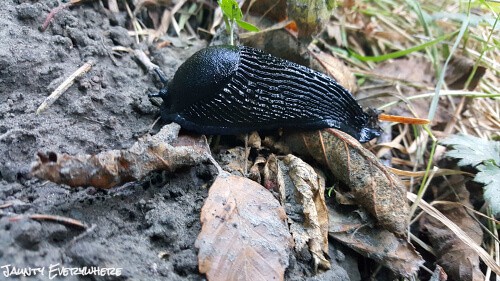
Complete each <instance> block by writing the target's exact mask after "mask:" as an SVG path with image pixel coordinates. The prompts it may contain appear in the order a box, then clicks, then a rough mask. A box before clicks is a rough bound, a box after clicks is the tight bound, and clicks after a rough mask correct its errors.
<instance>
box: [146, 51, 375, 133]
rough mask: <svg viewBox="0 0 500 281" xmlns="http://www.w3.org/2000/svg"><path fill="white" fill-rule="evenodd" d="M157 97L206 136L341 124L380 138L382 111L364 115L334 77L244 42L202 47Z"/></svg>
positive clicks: (169, 114)
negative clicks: (380, 113)
mask: <svg viewBox="0 0 500 281" xmlns="http://www.w3.org/2000/svg"><path fill="white" fill-rule="evenodd" d="M158 74H159V75H160V78H161V80H162V82H163V83H166V80H165V77H164V75H162V73H161V72H159V71H158ZM154 96H157V97H161V98H162V99H163V104H162V105H161V116H162V119H163V120H164V121H166V122H176V123H178V124H180V125H181V126H182V127H183V128H184V129H187V130H190V131H194V132H197V133H200V134H212V135H232V134H238V133H246V132H250V131H255V130H270V129H277V128H288V129H299V130H316V129H323V128H336V129H340V130H342V131H344V132H346V133H348V134H350V135H351V136H353V137H355V138H356V139H358V140H359V141H360V142H366V141H369V140H371V139H373V138H375V137H378V136H379V135H380V128H379V127H378V125H377V120H376V119H377V114H376V113H374V112H363V109H362V108H361V106H360V105H359V104H358V103H357V102H356V100H355V99H354V98H353V96H352V95H351V93H349V91H348V90H346V89H345V88H344V87H342V86H341V85H339V84H338V83H337V82H336V81H335V80H333V79H332V78H330V77H328V76H327V75H325V74H322V73H320V72H317V71H315V70H312V69H310V68H307V67H305V66H302V65H298V64H296V63H293V62H290V61H287V60H283V59H280V58H276V57H273V56H271V55H269V54H265V53H264V52H262V51H260V50H257V49H254V48H250V47H245V46H238V47H236V46H216V47H208V48H205V49H202V50H200V51H198V52H197V53H195V54H194V55H193V56H192V57H190V58H189V59H188V60H187V61H186V62H184V63H183V64H182V65H181V66H180V67H179V69H178V70H177V72H176V73H175V75H174V78H173V79H172V80H171V81H170V82H169V83H168V85H167V86H166V87H165V88H163V89H161V90H160V92H159V93H158V94H156V95H154Z"/></svg>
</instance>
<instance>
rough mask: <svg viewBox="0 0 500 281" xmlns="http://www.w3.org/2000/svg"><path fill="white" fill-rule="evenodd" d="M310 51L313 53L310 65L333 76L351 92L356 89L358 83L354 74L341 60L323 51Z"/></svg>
mask: <svg viewBox="0 0 500 281" xmlns="http://www.w3.org/2000/svg"><path fill="white" fill-rule="evenodd" d="M309 51H310V53H311V55H312V59H311V66H310V67H311V68H312V69H315V70H317V71H320V72H322V73H326V74H327V75H329V76H331V77H332V78H333V79H335V80H336V81H337V82H338V83H339V84H340V85H342V86H344V88H346V89H347V90H349V91H350V92H351V93H354V92H355V91H356V89H357V84H356V79H355V77H354V74H353V73H352V72H351V70H350V69H349V68H348V67H347V66H346V65H345V64H344V63H343V62H342V61H341V60H339V59H337V58H336V57H334V56H332V55H330V54H327V53H325V52H322V51H314V50H311V49H309Z"/></svg>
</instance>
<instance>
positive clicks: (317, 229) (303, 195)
mask: <svg viewBox="0 0 500 281" xmlns="http://www.w3.org/2000/svg"><path fill="white" fill-rule="evenodd" d="M283 162H284V163H285V164H286V165H287V166H288V176H289V177H290V179H291V182H292V183H293V186H290V185H289V186H286V188H287V189H289V190H290V192H287V195H288V194H290V195H291V196H286V204H284V205H285V206H287V212H288V211H289V207H288V206H292V207H291V209H295V208H294V207H293V206H294V205H298V208H297V209H298V210H300V214H295V215H294V216H292V217H289V224H290V231H291V232H292V236H293V238H294V241H295V249H296V251H297V252H301V251H302V250H303V249H304V248H306V247H308V248H309V251H311V253H312V256H313V261H314V266H315V268H316V269H317V268H318V266H319V267H320V268H323V269H329V268H330V262H329V261H328V260H327V259H326V258H325V253H328V210H327V208H326V204H325V179H324V178H323V177H321V176H319V175H318V174H317V173H316V172H315V171H314V169H313V168H312V167H311V166H309V165H308V164H307V163H305V162H304V161H302V160H301V159H300V158H298V157H295V156H293V155H291V154H290V155H287V156H286V157H285V158H284V159H283ZM291 197H293V198H291ZM290 211H291V210H290ZM297 216H299V217H301V220H300V221H294V220H293V218H295V217H297Z"/></svg>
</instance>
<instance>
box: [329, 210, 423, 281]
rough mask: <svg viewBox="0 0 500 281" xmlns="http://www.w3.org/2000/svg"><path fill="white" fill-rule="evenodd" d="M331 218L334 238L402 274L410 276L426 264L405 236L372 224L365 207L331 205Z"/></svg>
mask: <svg viewBox="0 0 500 281" xmlns="http://www.w3.org/2000/svg"><path fill="white" fill-rule="evenodd" d="M329 218H330V226H329V235H330V236H331V237H332V238H334V239H336V240H338V241H340V242H342V243H344V244H346V245H347V246H348V247H350V248H351V249H353V250H355V251H356V252H358V253H360V254H361V255H363V256H365V257H369V258H371V259H373V260H375V261H377V262H378V263H380V264H382V265H384V266H386V267H387V268H389V269H391V270H392V271H394V272H395V273H397V274H399V275H401V276H404V277H410V276H411V275H413V274H415V273H416V272H417V270H418V269H419V268H420V266H421V265H422V264H423V263H424V261H423V260H422V257H421V256H420V255H419V254H418V253H417V252H416V251H415V248H414V247H413V246H412V245H411V244H410V243H408V241H407V240H406V239H404V238H400V237H397V236H395V235H394V234H393V233H391V232H389V231H387V230H385V229H383V228H380V227H377V226H373V224H374V221H371V218H370V217H369V216H368V214H365V213H364V211H362V210H357V211H355V212H352V211H345V212H341V211H338V210H336V209H335V208H329Z"/></svg>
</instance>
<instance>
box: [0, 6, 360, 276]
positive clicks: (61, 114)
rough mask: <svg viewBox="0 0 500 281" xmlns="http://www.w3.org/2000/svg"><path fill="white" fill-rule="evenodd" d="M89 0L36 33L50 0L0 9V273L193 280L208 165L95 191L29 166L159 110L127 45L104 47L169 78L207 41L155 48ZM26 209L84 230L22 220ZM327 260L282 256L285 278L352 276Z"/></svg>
mask: <svg viewBox="0 0 500 281" xmlns="http://www.w3.org/2000/svg"><path fill="white" fill-rule="evenodd" d="M98 2H100V1H89V3H88V4H83V5H77V6H75V7H72V8H70V9H66V10H62V11H60V12H59V13H58V14H57V15H56V16H55V18H54V20H53V21H52V23H51V24H50V26H49V27H48V29H47V30H46V31H45V32H41V31H40V30H39V27H40V26H41V24H42V23H43V21H44V20H45V18H46V17H47V15H48V13H49V12H50V11H51V10H52V9H53V8H54V7H57V6H58V5H59V2H58V1H55V0H54V1H34V0H33V1H29V0H28V1H26V0H6V1H2V5H1V6H0V38H1V40H0V159H1V160H0V205H1V208H0V266H1V268H0V271H2V275H0V276H2V278H3V276H4V275H3V274H4V273H5V270H6V269H7V267H6V266H7V265H10V269H13V268H12V267H16V268H43V267H44V268H45V272H44V274H43V275H41V274H37V275H36V276H31V277H27V278H26V279H23V280H49V272H48V271H49V266H51V265H57V266H55V267H56V268H61V267H66V268H81V267H84V266H86V267H91V266H96V267H97V266H99V267H101V268H102V267H107V268H122V270H121V275H120V276H111V275H107V276H97V275H91V276H86V277H82V276H65V277H61V279H60V280H203V279H204V278H205V277H204V275H201V274H200V273H199V272H198V263H197V250H196V248H195V247H194V242H195V240H196V237H197V235H198V233H199V231H200V229H201V226H200V221H199V213H200V209H201V207H202V205H203V202H204V199H205V198H206V196H207V193H208V190H207V186H208V183H209V182H210V181H211V180H212V178H211V176H208V177H207V174H209V175H211V172H210V171H209V168H208V167H205V166H197V167H192V168H191V169H186V170H182V171H176V172H175V173H171V174H168V173H165V172H163V173H156V174H152V175H150V176H149V177H148V178H145V179H143V180H141V181H140V182H133V183H130V184H127V185H125V186H121V187H118V188H114V189H111V190H107V191H102V190H96V189H94V188H92V187H88V188H76V189H70V188H69V187H67V186H62V185H57V184H54V183H51V182H46V181H42V180H39V179H34V178H31V177H30V175H29V171H30V165H31V162H33V161H34V160H35V155H36V153H37V152H38V151H55V152H61V153H68V154H95V153H98V152H100V151H104V150H110V149H122V148H127V147H130V146H131V145H132V144H133V143H134V142H135V141H136V140H137V138H138V137H140V136H142V135H144V134H146V133H148V132H150V130H151V127H152V125H153V124H154V122H155V120H156V118H157V117H158V115H159V110H158V108H157V107H156V106H154V105H153V104H151V102H150V100H149V98H148V96H147V94H148V93H149V92H156V91H158V88H159V87H160V86H161V85H160V82H159V80H158V78H157V77H156V76H155V75H153V74H152V73H148V71H146V70H145V69H144V68H142V67H141V65H140V64H139V63H138V62H137V61H136V60H135V59H134V57H133V55H132V54H130V53H127V52H121V53H114V52H112V48H113V47H114V46H122V47H130V48H133V49H142V50H144V51H145V52H146V53H148V54H149V56H150V58H152V60H153V62H154V63H156V64H158V65H160V67H161V68H162V69H163V70H164V72H165V73H166V75H167V77H172V76H173V73H174V71H175V69H176V68H177V67H178V66H179V65H180V64H181V63H182V62H183V61H184V60H185V59H186V58H187V57H189V56H190V55H191V54H192V53H194V52H195V51H196V50H198V49H200V48H202V47H203V46H204V45H206V44H207V43H206V42H202V41H199V42H192V46H190V47H189V48H174V47H171V48H162V49H160V50H157V49H155V48H154V47H150V46H146V45H142V44H137V43H135V42H134V39H133V37H130V36H129V35H128V33H127V32H128V30H127V29H126V20H125V19H126V14H125V13H122V14H120V15H117V16H115V17H110V16H109V13H108V12H107V11H105V10H104V9H103V8H102V6H100V5H99V4H98ZM85 62H93V63H94V66H93V67H92V69H91V70H90V71H89V72H88V73H86V74H85V75H83V76H82V77H81V78H79V79H77V80H76V83H75V84H74V85H73V86H71V87H70V88H69V89H68V90H67V91H66V92H65V93H64V94H63V95H62V96H61V97H60V98H59V99H58V100H57V101H56V102H55V103H54V104H53V105H51V106H50V107H49V108H48V110H47V111H45V112H43V113H41V114H39V115H37V114H35V112H36V110H37V108H38V106H39V105H40V104H41V103H42V102H43V101H44V99H45V98H46V97H47V96H48V95H49V94H50V93H51V92H52V91H53V90H54V89H55V88H56V87H57V86H59V85H60V84H61V82H62V81H64V79H66V78H67V77H68V76H69V75H70V74H71V73H73V72H74V71H75V70H76V69H77V68H78V67H80V66H81V65H83V64H84V63H85ZM212 177H213V175H212ZM31 214H48V215H58V216H63V217H68V218H73V219H76V220H79V221H81V222H83V223H85V224H86V225H88V226H90V227H89V229H87V230H82V229H79V228H77V227H74V226H69V225H65V224H61V223H56V222H50V221H39V220H32V219H29V218H27V216H28V215H31ZM330 257H331V258H332V263H333V264H332V270H329V271H327V272H325V273H323V274H321V275H317V276H315V277H313V269H312V267H311V257H310V256H307V255H305V256H304V255H303V256H298V257H296V256H294V255H292V256H290V267H289V269H288V270H287V272H286V279H287V280H304V279H307V278H313V279H314V280H349V278H350V279H351V280H359V274H358V273H357V270H356V269H355V267H356V265H355V263H354V270H353V263H351V262H347V261H349V260H352V259H353V258H352V257H350V256H345V255H344V254H342V253H340V252H339V251H337V250H336V249H333V248H332V252H331V253H330ZM336 261H339V262H340V265H343V266H344V267H346V268H350V269H349V270H347V271H346V270H344V269H342V267H341V266H340V265H338V264H337V263H336ZM12 277H13V276H12ZM13 278H14V277H13ZM0 279H1V278H0ZM9 279H12V278H9ZM21 279H22V278H21Z"/></svg>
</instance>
